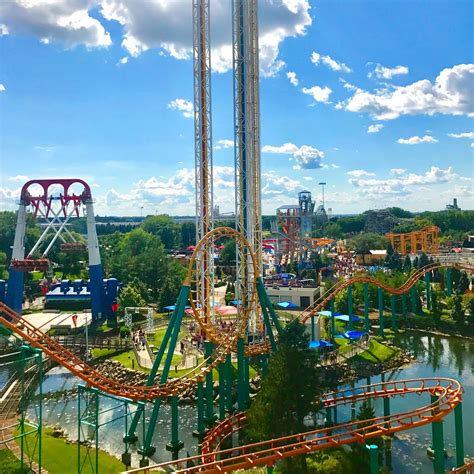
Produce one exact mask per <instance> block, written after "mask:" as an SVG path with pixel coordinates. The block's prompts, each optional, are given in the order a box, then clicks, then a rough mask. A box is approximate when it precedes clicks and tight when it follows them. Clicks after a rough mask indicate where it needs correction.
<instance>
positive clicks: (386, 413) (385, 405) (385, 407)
mask: <svg viewBox="0 0 474 474" xmlns="http://www.w3.org/2000/svg"><path fill="white" fill-rule="evenodd" d="M380 380H381V381H382V382H385V374H382V375H381V376H380ZM383 416H384V418H385V420H388V419H389V418H390V398H389V397H388V396H387V397H383Z"/></svg>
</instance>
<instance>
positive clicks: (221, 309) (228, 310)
mask: <svg viewBox="0 0 474 474" xmlns="http://www.w3.org/2000/svg"><path fill="white" fill-rule="evenodd" d="M214 309H215V310H216V313H218V314H220V315H221V316H231V315H234V314H237V308H236V307H235V306H225V305H223V306H216V307H215V308H214Z"/></svg>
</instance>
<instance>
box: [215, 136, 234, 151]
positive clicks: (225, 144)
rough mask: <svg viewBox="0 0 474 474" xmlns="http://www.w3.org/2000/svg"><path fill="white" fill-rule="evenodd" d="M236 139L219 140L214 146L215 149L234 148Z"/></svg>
mask: <svg viewBox="0 0 474 474" xmlns="http://www.w3.org/2000/svg"><path fill="white" fill-rule="evenodd" d="M233 146H234V140H229V139H225V138H224V139H222V140H217V144H216V145H215V146H214V150H220V149H222V148H233Z"/></svg>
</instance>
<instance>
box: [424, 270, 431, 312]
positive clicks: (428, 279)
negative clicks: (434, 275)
mask: <svg viewBox="0 0 474 474" xmlns="http://www.w3.org/2000/svg"><path fill="white" fill-rule="evenodd" d="M425 283H426V309H429V310H430V309H431V273H430V272H426V273H425Z"/></svg>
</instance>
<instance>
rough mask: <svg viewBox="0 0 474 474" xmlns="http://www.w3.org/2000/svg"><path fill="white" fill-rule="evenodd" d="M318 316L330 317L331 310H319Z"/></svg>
mask: <svg viewBox="0 0 474 474" xmlns="http://www.w3.org/2000/svg"><path fill="white" fill-rule="evenodd" d="M318 314H319V316H327V317H328V318H330V317H331V311H320V312H319V313H318Z"/></svg>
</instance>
